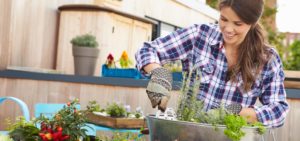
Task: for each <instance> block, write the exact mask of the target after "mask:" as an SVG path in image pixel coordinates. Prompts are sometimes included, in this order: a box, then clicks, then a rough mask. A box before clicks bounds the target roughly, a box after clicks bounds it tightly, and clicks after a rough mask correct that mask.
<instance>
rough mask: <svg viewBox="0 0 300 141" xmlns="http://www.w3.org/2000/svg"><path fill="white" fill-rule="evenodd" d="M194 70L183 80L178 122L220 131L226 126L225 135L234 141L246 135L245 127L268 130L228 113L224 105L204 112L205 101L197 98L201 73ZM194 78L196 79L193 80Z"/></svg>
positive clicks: (260, 130) (262, 130)
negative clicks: (206, 125)
mask: <svg viewBox="0 0 300 141" xmlns="http://www.w3.org/2000/svg"><path fill="white" fill-rule="evenodd" d="M192 70H194V71H191V72H194V73H193V74H192V73H189V74H188V77H187V78H184V79H183V80H184V81H183V84H182V89H181V95H180V98H179V105H178V107H177V113H176V114H177V118H178V120H182V121H190V122H199V123H208V124H212V125H214V126H215V129H216V130H217V129H218V127H217V125H225V126H226V129H225V130H224V134H225V135H226V136H227V137H228V138H230V139H231V140H233V141H238V140H240V139H241V138H242V137H243V136H244V135H245V133H244V132H243V131H242V130H241V128H242V127H244V126H253V127H257V128H258V131H259V133H261V134H262V133H264V131H265V130H266V129H265V127H264V126H263V125H262V124H261V123H255V124H247V121H246V119H245V118H244V117H242V116H238V115H233V114H230V113H229V112H227V110H226V109H225V106H224V104H222V103H221V104H220V106H219V107H218V108H215V109H211V110H209V111H207V112H205V111H203V106H204V103H203V101H199V100H197V98H196V96H197V94H198V90H199V87H200V82H201V80H200V78H201V77H200V74H201V73H200V72H199V71H197V70H195V69H192ZM198 74H199V75H198ZM184 76H186V75H184ZM192 76H193V77H192ZM194 77H195V79H194V80H192V79H191V78H194Z"/></svg>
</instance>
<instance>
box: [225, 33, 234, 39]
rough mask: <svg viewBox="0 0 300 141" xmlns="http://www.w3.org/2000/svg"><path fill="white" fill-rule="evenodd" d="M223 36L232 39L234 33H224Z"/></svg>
mask: <svg viewBox="0 0 300 141" xmlns="http://www.w3.org/2000/svg"><path fill="white" fill-rule="evenodd" d="M224 36H225V38H227V39H232V38H233V37H234V36H235V35H232V34H230V35H229V34H224Z"/></svg>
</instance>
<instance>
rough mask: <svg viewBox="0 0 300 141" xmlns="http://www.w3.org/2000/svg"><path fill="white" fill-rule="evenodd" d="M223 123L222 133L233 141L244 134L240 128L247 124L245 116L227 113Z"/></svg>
mask: <svg viewBox="0 0 300 141" xmlns="http://www.w3.org/2000/svg"><path fill="white" fill-rule="evenodd" d="M224 123H225V125H226V129H225V130H224V134H225V135H226V136H227V137H229V138H230V139H232V140H233V141H239V140H241V138H242V137H243V136H245V132H244V131H242V130H241V129H242V127H244V126H246V125H247V121H246V119H245V118H243V117H241V116H238V115H227V116H225V119H224Z"/></svg>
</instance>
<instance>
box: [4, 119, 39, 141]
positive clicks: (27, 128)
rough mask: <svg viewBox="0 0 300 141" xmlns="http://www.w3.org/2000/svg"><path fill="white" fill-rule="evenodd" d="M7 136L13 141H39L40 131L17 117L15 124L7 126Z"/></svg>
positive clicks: (30, 123) (32, 124)
mask: <svg viewBox="0 0 300 141" xmlns="http://www.w3.org/2000/svg"><path fill="white" fill-rule="evenodd" d="M8 125H9V126H8V130H9V136H10V137H11V138H12V139H13V140H15V141H34V140H38V141H39V140H41V139H40V137H39V132H40V130H39V129H38V128H37V127H36V126H35V125H34V123H32V122H27V121H26V120H25V118H24V117H18V118H17V120H16V122H15V123H13V124H12V123H9V124H8Z"/></svg>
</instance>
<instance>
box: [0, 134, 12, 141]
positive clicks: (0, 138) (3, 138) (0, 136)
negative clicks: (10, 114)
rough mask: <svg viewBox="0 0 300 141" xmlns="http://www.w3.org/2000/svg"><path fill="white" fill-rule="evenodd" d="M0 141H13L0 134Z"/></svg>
mask: <svg viewBox="0 0 300 141" xmlns="http://www.w3.org/2000/svg"><path fill="white" fill-rule="evenodd" d="M0 141H13V139H12V138H10V137H9V136H8V135H2V134H0Z"/></svg>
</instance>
